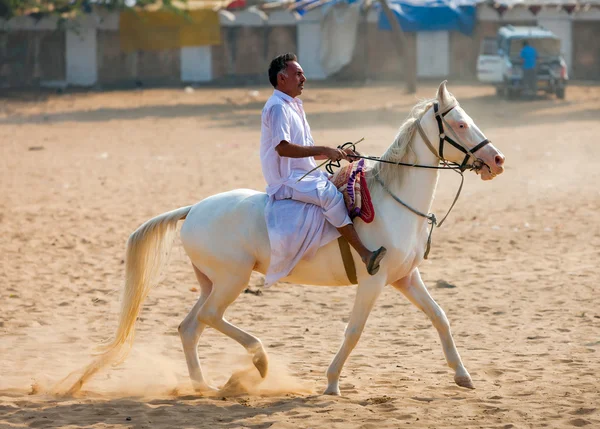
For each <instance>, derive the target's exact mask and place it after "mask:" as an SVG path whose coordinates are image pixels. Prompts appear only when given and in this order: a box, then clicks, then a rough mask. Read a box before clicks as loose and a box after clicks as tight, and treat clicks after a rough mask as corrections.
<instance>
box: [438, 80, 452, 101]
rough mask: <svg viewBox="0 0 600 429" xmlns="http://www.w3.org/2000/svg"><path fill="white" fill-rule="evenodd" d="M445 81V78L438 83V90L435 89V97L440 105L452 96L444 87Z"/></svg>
mask: <svg viewBox="0 0 600 429" xmlns="http://www.w3.org/2000/svg"><path fill="white" fill-rule="evenodd" d="M446 83H448V81H447V80H445V81H443V82H442V83H440V87H439V88H438V91H437V96H436V98H437V100H438V102H439V103H440V106H444V105H446V104H448V102H449V101H450V99H451V98H452V96H451V95H450V93H449V92H448V90H447V89H446Z"/></svg>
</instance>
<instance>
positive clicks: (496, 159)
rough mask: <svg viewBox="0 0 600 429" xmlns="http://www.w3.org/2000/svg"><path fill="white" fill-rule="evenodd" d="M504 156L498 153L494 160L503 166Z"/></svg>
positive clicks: (499, 165)
mask: <svg viewBox="0 0 600 429" xmlns="http://www.w3.org/2000/svg"><path fill="white" fill-rule="evenodd" d="M504 159H505V158H504V157H503V156H502V155H496V157H495V158H494V161H496V165H497V166H498V167H502V166H503V165H504Z"/></svg>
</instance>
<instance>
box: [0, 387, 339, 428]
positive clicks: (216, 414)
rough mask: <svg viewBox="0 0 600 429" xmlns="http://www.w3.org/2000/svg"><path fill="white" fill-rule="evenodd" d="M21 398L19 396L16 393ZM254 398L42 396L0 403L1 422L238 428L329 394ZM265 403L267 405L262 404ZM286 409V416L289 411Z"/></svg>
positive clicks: (315, 403) (312, 405)
mask: <svg viewBox="0 0 600 429" xmlns="http://www.w3.org/2000/svg"><path fill="white" fill-rule="evenodd" d="M21 398H22V397H21ZM272 399H273V402H268V398H267V399H265V398H263V399H259V401H260V405H257V406H251V405H249V403H248V401H247V400H246V399H244V397H236V398H223V397H215V398H201V397H197V396H180V397H175V398H163V399H154V400H143V399H136V398H118V399H109V400H91V399H82V400H73V399H69V400H63V399H53V398H47V399H44V400H40V401H37V402H35V401H28V400H23V399H21V400H19V399H16V398H15V401H14V402H13V403H14V404H15V405H16V407H12V406H1V407H0V415H2V417H0V426H2V424H8V426H9V427H13V426H22V425H24V426H25V427H34V428H51V427H52V428H55V427H75V428H79V427H81V428H84V427H85V428H87V427H96V426H97V425H107V426H112V425H115V426H116V425H123V426H124V427H135V428H152V427H172V428H175V427H186V428H214V427H219V428H238V427H240V426H243V427H247V428H252V429H262V428H268V427H270V426H271V425H273V424H274V423H276V422H277V421H278V420H280V419H281V417H282V415H285V414H287V415H286V418H289V417H292V416H297V418H301V414H302V411H301V410H302V409H307V410H308V409H323V408H325V407H328V406H330V405H331V404H332V401H333V400H332V399H331V398H327V399H325V398H323V397H321V396H314V395H313V396H297V397H296V396H288V397H286V398H285V399H282V398H281V397H280V398H272ZM265 402H266V403H265ZM290 412H291V415H290ZM261 416H262V417H261Z"/></svg>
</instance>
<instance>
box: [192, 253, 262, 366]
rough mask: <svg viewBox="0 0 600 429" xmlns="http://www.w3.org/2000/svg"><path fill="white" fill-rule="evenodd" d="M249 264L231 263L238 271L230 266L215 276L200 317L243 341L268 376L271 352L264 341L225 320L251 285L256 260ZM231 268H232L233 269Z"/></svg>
mask: <svg viewBox="0 0 600 429" xmlns="http://www.w3.org/2000/svg"><path fill="white" fill-rule="evenodd" d="M245 265H246V264H243V263H234V262H231V265H230V267H233V266H235V271H233V270H231V268H229V267H228V270H227V271H226V270H225V269H224V270H222V271H221V273H220V275H219V276H218V277H217V278H215V279H214V283H213V290H212V293H211V294H210V295H209V297H208V298H207V300H206V301H205V302H204V304H203V305H202V307H201V309H200V311H199V312H198V320H199V322H200V323H202V324H206V325H208V326H210V327H212V328H214V329H216V330H217V331H219V332H221V333H223V334H225V335H227V336H228V337H230V338H232V339H234V340H235V341H237V342H238V343H240V344H241V345H242V346H244V348H245V349H246V350H247V351H248V353H250V354H251V355H252V362H253V363H254V366H256V369H258V371H259V372H260V375H261V377H263V378H264V377H266V376H267V370H268V366H269V365H268V359H267V353H266V351H265V349H264V347H263V345H262V343H261V341H260V340H259V339H258V338H257V337H255V336H254V335H251V334H249V333H248V332H246V331H244V330H242V329H240V328H238V327H237V326H235V325H233V324H232V323H230V322H228V321H227V320H225V318H224V317H223V315H224V314H225V310H227V307H229V305H231V303H233V301H235V299H236V298H237V297H238V296H239V295H240V293H241V292H242V291H243V290H244V289H245V288H246V286H247V285H248V280H250V274H251V273H252V268H253V266H254V262H252V263H249V264H247V265H246V266H245ZM230 270H231V271H230Z"/></svg>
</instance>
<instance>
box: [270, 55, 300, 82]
mask: <svg viewBox="0 0 600 429" xmlns="http://www.w3.org/2000/svg"><path fill="white" fill-rule="evenodd" d="M289 61H298V58H297V57H296V55H294V54H292V53H291V52H288V53H287V54H283V55H279V56H277V57H275V58H273V61H271V64H270V65H269V82H271V85H273V88H275V87H277V75H278V74H279V73H280V72H281V71H283V70H285V69H286V67H287V63H288V62H289Z"/></svg>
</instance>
